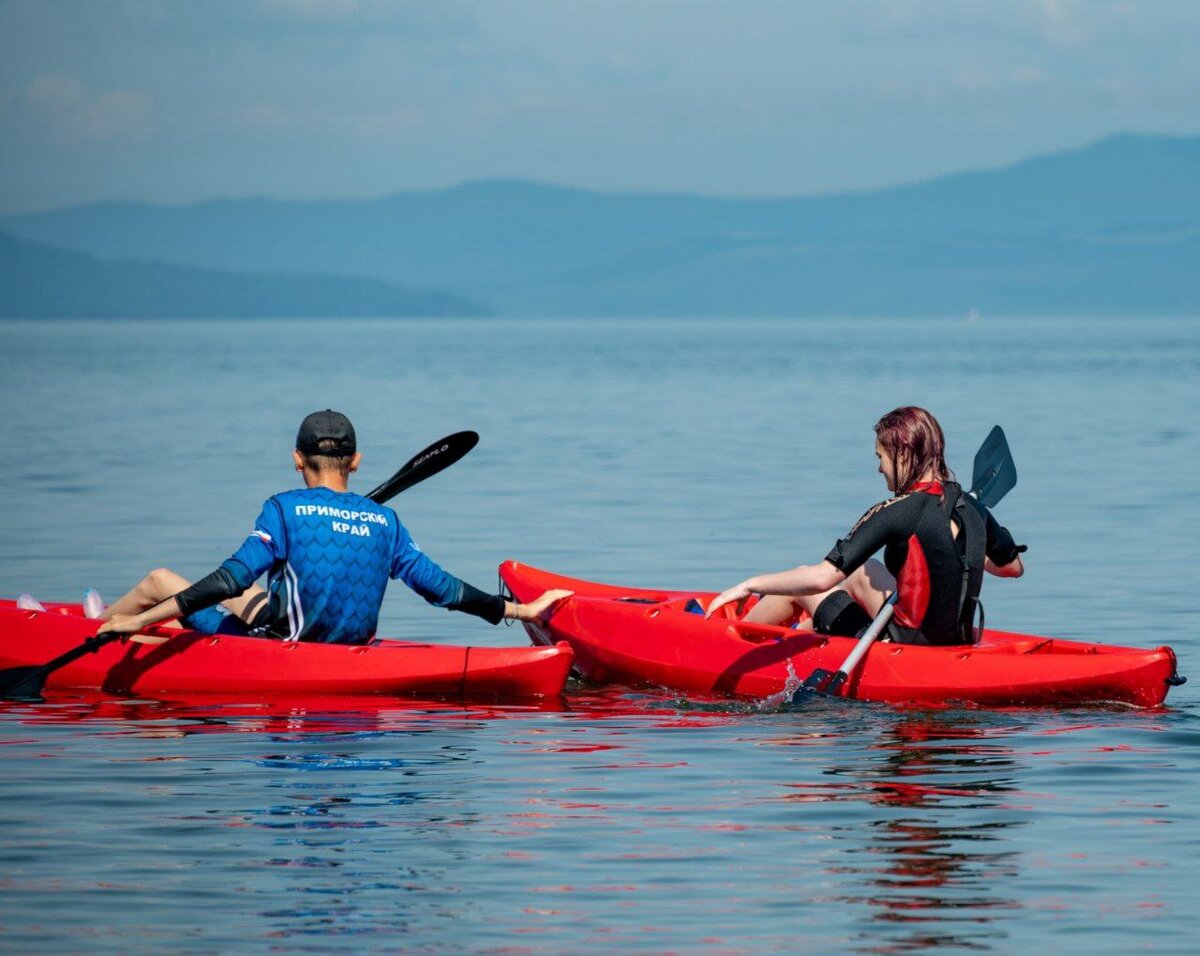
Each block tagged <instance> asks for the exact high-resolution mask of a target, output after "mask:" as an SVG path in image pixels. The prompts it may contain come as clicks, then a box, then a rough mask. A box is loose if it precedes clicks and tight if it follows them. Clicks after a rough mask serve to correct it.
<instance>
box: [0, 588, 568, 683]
mask: <svg viewBox="0 0 1200 956" xmlns="http://www.w3.org/2000/svg"><path fill="white" fill-rule="evenodd" d="M95 633H96V621H93V620H89V619H88V618H86V617H84V616H83V610H82V608H81V607H80V606H79V605H78V604H51V605H47V609H46V610H45V611H26V610H21V609H19V608H18V607H17V606H16V603H15V602H13V601H0V669H3V668H8V667H18V666H24V665H33V664H45V663H46V662H47V661H49V660H51V659H52V658H54V657H57V656H58V655H59V654H62V653H64V652H66V651H68V650H70V649H71V648H73V647H76V646H78V645H79V644H81V643H82V642H83V641H84V640H85V639H86V638H88V637H91V636H92V635H93V634H95ZM143 633H148V634H151V635H155V636H159V637H166V638H169V640H167V641H166V643H163V644H157V645H151V644H140V643H137V642H134V641H117V642H114V643H111V644H107V645H105V646H103V647H101V648H100V649H99V650H97V651H96V652H95V653H92V654H85V655H83V656H82V657H80V658H79V659H78V660H76V661H73V662H72V663H70V664H68V665H66V666H65V667H62V668H60V669H59V670H56V671H54V672H53V673H51V674H50V676H49V678H48V679H47V681H46V686H48V687H85V688H92V689H99V690H103V691H107V692H109V693H119V694H133V693H139V694H158V693H164V694H174V693H181V694H188V693H210V694H211V693H221V694H225V693H229V694H248V693H253V694H278V695H315V696H326V695H338V696H344V695H355V694H389V695H406V696H412V695H417V696H434V697H438V696H441V697H550V696H556V695H558V694H561V693H562V690H563V684H564V683H565V682H566V679H567V674H568V673H569V672H570V670H571V659H572V657H573V654H572V651H571V648H570V647H568V646H567V645H566V644H560V645H554V644H553V642H551V645H552V646H549V647H538V648H534V647H463V646H456V645H452V644H421V643H414V642H411V641H387V640H376V641H372V642H371V643H370V644H364V645H360V646H348V645H344V644H315V643H314V644H310V643H300V642H291V641H288V642H285V641H276V640H267V639H264V638H256V637H232V636H228V635H224V634H222V635H218V636H215V637H213V636H209V635H205V634H197V633H196V632H195V631H181V630H179V629H178V628H167V627H161V626H160V627H156V628H151V629H150V630H149V631H145V632H143Z"/></svg>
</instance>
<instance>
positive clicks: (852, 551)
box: [813, 481, 1024, 644]
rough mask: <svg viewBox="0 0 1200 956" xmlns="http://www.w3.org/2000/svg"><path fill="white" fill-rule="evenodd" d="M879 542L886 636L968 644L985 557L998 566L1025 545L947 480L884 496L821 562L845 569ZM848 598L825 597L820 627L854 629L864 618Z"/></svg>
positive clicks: (852, 567) (838, 631) (856, 563)
mask: <svg viewBox="0 0 1200 956" xmlns="http://www.w3.org/2000/svg"><path fill="white" fill-rule="evenodd" d="M952 519H953V521H954V522H955V523H956V524H957V525H958V527H959V532H958V535H957V536H955V535H954V534H953V532H952V530H951V520H952ZM880 548H883V549H884V551H883V563H884V565H886V567H887V569H888V570H889V571H890V572H891V573H892V575H893V576H894V577H895V578H896V593H897V600H896V611H895V615H894V616H893V618H892V621H891V622H890V623H889V625H888V631H887V634H888V635H889V636H890V637H891V638H892V639H893V640H896V641H899V642H902V643H906V644H965V643H970V642H971V641H972V639H973V637H972V630H973V621H974V617H975V610H976V605H977V604H978V599H979V590H980V587H981V585H982V583H983V561H984V557H985V555H986V556H987V557H988V558H991V560H992V563H993V564H995V565H997V566H999V567H1003V566H1004V565H1006V564H1009V563H1011V562H1012V561H1013V560H1014V559H1015V558H1016V557H1017V555H1018V554H1019V553H1020V552H1021V551H1023V550H1024V548H1021V547H1018V545H1017V544H1016V543H1015V542H1014V541H1013V537H1012V535H1011V534H1009V533H1008V531H1007V530H1006V529H1005V528H1002V527H1001V526H1000V525H999V524H998V523H997V522H996V519H995V518H993V517H992V514H991V512H990V511H988V510H987V508H985V507H984V506H983V505H981V504H979V503H978V502H977V501H976V500H975V499H974V498H972V497H971V496H970V495H967V494H963V491H962V489H961V488H960V487H959V486H958V485H956V484H955V483H953V482H949V481H948V482H946V483H945V485H944V486H943V484H942V483H940V482H925V483H921V484H918V485H914V486H913V488H912V490H910V491H909V492H908V493H907V494H903V495H897V496H896V497H895V498H889V499H888V500H887V501H881V502H880V503H879V504H877V505H876V506H875V507H874V508H872V509H871V510H870V511H868V512H867V513H866V514H865V515H863V516H862V517H861V518H860V519H859V520H858V523H857V524H856V525H855V526H854V527H853V528H852V529H851V530H850V533H849V534H848V535H846V537H844V538H841V539H840V540H839V541H838V542H837V544H835V545H834V546H833V550H832V551H830V552H829V554H828V555H826V557H825V560H826V561H828V562H829V563H830V564H832V565H834V566H835V567H837V568H838V570H840V571H842V572H843V573H844V574H847V575H849V574H850V573H851V572H853V571H855V570H857V569H858V568H860V567H862V565H863V564H865V563H866V560H867V559H868V558H869V557H871V555H873V554H874V553H875V552H876V551H878V550H879V549H880ZM839 593H840V594H841V595H844V597H838V594H839ZM848 598H849V595H845V592H835V594H834V595H832V596H831V597H830V598H827V599H826V600H825V601H824V602H822V604H821V606H820V607H818V608H817V613H816V614H814V615H813V619H814V624H815V625H816V627H817V630H819V631H822V632H825V633H831V634H844V633H849V634H851V635H853V634H855V633H856V632H857V631H859V630H861V628H862V626H865V623H868V622H869V619H868V618H867V615H866V612H865V611H862V610H861V608H859V607H858V605H857V604H854V603H853V601H852V600H849V601H848V600H847V599H848ZM826 605H829V606H828V607H827V606H826ZM850 605H853V607H851V606H850ZM856 609H857V613H856Z"/></svg>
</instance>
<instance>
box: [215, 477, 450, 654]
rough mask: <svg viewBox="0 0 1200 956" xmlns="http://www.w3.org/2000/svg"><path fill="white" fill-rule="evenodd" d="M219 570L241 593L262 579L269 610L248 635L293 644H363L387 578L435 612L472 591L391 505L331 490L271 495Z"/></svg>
mask: <svg viewBox="0 0 1200 956" xmlns="http://www.w3.org/2000/svg"><path fill="white" fill-rule="evenodd" d="M221 568H222V569H224V570H225V571H227V572H228V573H229V575H230V576H231V577H232V578H233V580H234V581H235V582H236V583H237V585H238V588H239V590H242V591H244V590H245V589H246V588H248V587H249V586H250V585H251V584H253V583H254V582H255V581H256V580H257V579H258V578H259V577H261V576H262V575H263V574H267V575H268V579H267V591H268V593H269V595H270V600H269V603H268V610H267V612H265V613H264V614H263V615H262V616H260V617H256V618H255V620H254V625H255V628H254V630H255V632H257V633H269V634H273V635H276V636H279V637H282V638H284V639H285V640H293V641H295V640H305V641H323V642H327V643H335V644H358V643H362V642H364V641H367V640H369V639H370V638H371V637H372V636H374V634H375V629H376V626H377V624H378V620H379V608H380V605H381V604H382V603H383V595H384V591H385V590H386V589H387V583H388V580H389V578H399V579H400V580H402V581H403V582H404V583H405V584H407V585H408V586H409V587H410V588H412V589H413V590H414V591H416V592H417V594H419V595H421V597H423V598H424V599H425V600H426V601H428V602H429V603H430V604H434V605H436V606H438V607H448V606H450V605H454V604H458V603H460V602H462V600H463V591H464V587H469V586H467V585H464V583H463V582H462V581H461V580H459V579H458V578H456V577H455V576H454V575H452V574H450V573H448V572H447V571H445V570H443V569H442V568H441V567H439V566H438V564H437V563H436V562H434V561H433V560H431V559H430V558H429V557H428V556H426V555H425V554H424V553H423V552H422V551H421V549H420V548H419V547H417V544H416V542H414V541H413V539H412V536H411V535H410V534H409V533H408V529H407V528H405V527H404V525H403V524H402V523H401V521H400V519H399V517H398V516H397V515H396V512H395V511H393V510H392V509H391V508H388V507H386V506H384V505H379V504H376V503H375V502H374V501H372V500H371V499H369V498H364V497H363V496H362V495H357V494H354V493H352V492H337V491H333V490H332V489H329V488H302V489H298V490H295V491H286V492H283V493H282V494H278V495H274V496H272V497H270V498H268V499H267V501H266V503H265V504H264V505H263V509H262V513H261V514H259V516H258V520H257V521H255V523H254V529H253V530H252V531H251V532H250V535H249V536H248V537H247V538H246V540H245V542H244V543H243V544H242V546H241V547H240V548H238V550H237V551H236V552H235V553H234V554H233V555H232V556H231V557H230V558H229V559H228V560H226V561H225V562H224V563H223V564H222V565H221Z"/></svg>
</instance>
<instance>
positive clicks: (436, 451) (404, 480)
mask: <svg viewBox="0 0 1200 956" xmlns="http://www.w3.org/2000/svg"><path fill="white" fill-rule="evenodd" d="M477 444H479V435H478V434H477V433H475V432H473V431H465V432H455V433H454V434H453V435H447V436H446V437H445V438H442V439H439V440H438V441H435V442H434V443H433V444H432V445H429V446H428V447H427V448H422V449H421V450H420V451H419V452H417V453H416V454H415V455H413V456H412V458H410V459H409V460H408V461H406V462H405V463H404V465H402V466H401V467H400V469H399V470H398V471H397V472H396V473H395V474H394V475H392V477H391V478H389V479H388V480H387V481H385V482H383V484H381V485H379V486H378V487H376V488H375V489H374V490H373V491H371V493H370V494H368V495H367V497H368V498H371V499H372V500H373V501H376V502H378V503H379V504H383V503H384V502H385V501H389V500H390V499H392V498H394V497H395V496H396V495H398V494H400V493H401V492H402V491H407V490H408V489H409V488H411V487H412V486H413V485H416V484H419V483H420V482H422V481H424V480H425V479H426V478H431V477H433V476H434V475H436V474H437V473H438V472H439V471H442V470H444V469H445V468H448V467H449V466H450V465H453V464H454V463H455V462H456V461H458V460H459V459H461V458H462V457H463V456H464V455H466V454H467V452H469V451H470V450H471V449H472V448H474V447H475V446H476V445H477ZM128 636H129V635H125V634H119V633H116V632H108V633H106V634H97V635H93V636H91V637H89V638H87V640H85V641H84V642H83V643H82V644H80V645H79V646H78V647H73V648H71V650H69V651H66V652H65V653H63V654H60V655H59V656H58V657H56V658H54V660H52V661H47V662H46V663H45V664H31V665H26V666H23V667H9V668H7V669H5V670H2V671H0V699H4V700H31V701H36V700H40V699H41V695H42V688H43V687H44V686H45V685H46V678H47V677H49V676H50V674H52V673H53V672H54V671H56V670H58V669H59V668H60V667H65V666H66V665H67V664H70V663H71V662H72V661H75V660H78V659H79V658H81V657H83V655H85V654H91V653H93V652H94V651H98V650H99V649H100V648H101V647H104V645H106V644H111V643H112V642H113V641H118V640H121V639H122V638H125V637H128ZM134 639H136V638H134ZM161 640H162V639H161V638H151V639H150V640H149V641H146V642H145V643H151V642H153V643H160V642H161Z"/></svg>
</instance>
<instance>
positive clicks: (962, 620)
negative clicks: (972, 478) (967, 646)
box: [942, 481, 987, 641]
mask: <svg viewBox="0 0 1200 956" xmlns="http://www.w3.org/2000/svg"><path fill="white" fill-rule="evenodd" d="M942 508H943V510H944V512H945V514H946V518H947V520H948V521H954V522H956V523H957V524H958V536H957V538H955V544H957V546H958V556H959V560H960V561H962V587H961V589H960V591H959V598H958V619H959V627H960V629H961V631H962V636H963V639H964V640H966V641H971V640H975V641H978V640H979V638H980V637H981V636H982V630H983V606H982V604H980V601H979V592H980V591H981V590H982V588H983V561H984V555H985V552H986V547H987V527H986V525H985V524H984V520H983V516H982V515H981V514H980V513H979V509H978V506H977V505H976V504H975V502H974V501H973V500H971V499H970V498H969V497H968V496H967V495H965V494H964V493H963V490H962V486H961V485H959V484H957V483H955V482H952V481H948V482H946V483H945V485H944V492H943V496H942ZM976 608H978V609H979V630H980V633H978V634H973V632H974V631H975V610H976Z"/></svg>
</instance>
